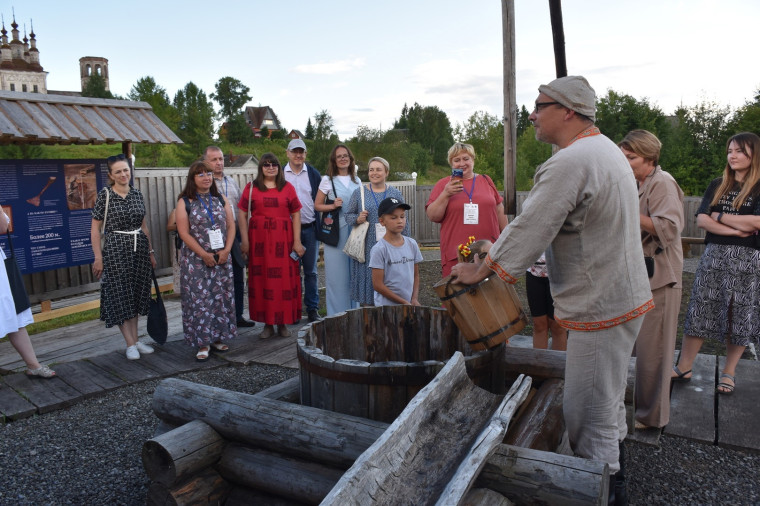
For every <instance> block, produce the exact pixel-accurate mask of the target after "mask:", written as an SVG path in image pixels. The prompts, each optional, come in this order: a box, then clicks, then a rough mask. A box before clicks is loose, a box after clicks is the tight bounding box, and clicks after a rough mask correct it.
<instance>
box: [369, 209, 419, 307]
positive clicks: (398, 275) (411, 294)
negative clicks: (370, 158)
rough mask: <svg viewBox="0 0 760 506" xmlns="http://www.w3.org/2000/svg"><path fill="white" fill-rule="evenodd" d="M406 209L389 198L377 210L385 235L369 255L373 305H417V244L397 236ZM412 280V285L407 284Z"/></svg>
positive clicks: (404, 221)
mask: <svg viewBox="0 0 760 506" xmlns="http://www.w3.org/2000/svg"><path fill="white" fill-rule="evenodd" d="M409 209H411V207H410V206H409V205H408V204H405V203H404V202H402V201H401V200H399V199H397V198H393V197H389V198H387V199H385V200H383V201H382V202H380V205H379V206H378V207H377V215H378V217H379V220H380V224H381V225H382V226H384V227H385V236H383V237H382V238H381V239H379V240H378V241H377V244H375V245H374V246H373V247H372V251H371V252H370V254H369V266H370V268H371V269H372V286H373V288H374V289H375V305H376V306H392V305H398V304H411V305H413V306H419V305H420V302H419V300H417V298H418V296H419V292H420V269H419V266H418V265H417V264H418V263H420V262H422V253H421V252H420V248H419V246H417V241H415V240H414V239H412V238H411V237H405V236H403V235H401V232H402V231H403V230H404V226H405V225H406V211H408V210H409ZM412 279H413V280H414V282H413V283H410V282H409V281H410V280H412Z"/></svg>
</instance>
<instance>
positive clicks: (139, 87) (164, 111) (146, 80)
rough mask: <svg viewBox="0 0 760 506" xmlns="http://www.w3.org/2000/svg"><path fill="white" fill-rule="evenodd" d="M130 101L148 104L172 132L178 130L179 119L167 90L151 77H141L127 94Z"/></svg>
mask: <svg viewBox="0 0 760 506" xmlns="http://www.w3.org/2000/svg"><path fill="white" fill-rule="evenodd" d="M127 98H128V99H129V100H136V101H140V102H147V103H148V104H149V105H150V106H151V108H153V112H154V113H155V114H156V116H158V118H159V119H160V120H161V121H163V122H164V124H165V125H166V126H168V127H169V128H171V129H172V130H176V128H177V123H178V121H179V118H178V116H177V110H176V109H175V108H174V106H173V105H172V103H171V101H170V100H169V95H168V94H167V93H166V89H165V88H163V87H162V86H159V85H158V84H157V83H156V80H155V79H153V77H151V76H145V77H141V78H140V79H138V80H137V82H136V83H135V84H134V85H133V86H132V88H131V89H130V90H129V93H127Z"/></svg>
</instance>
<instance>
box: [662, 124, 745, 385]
mask: <svg viewBox="0 0 760 506" xmlns="http://www.w3.org/2000/svg"><path fill="white" fill-rule="evenodd" d="M727 158H728V163H727V164H726V168H725V170H724V171H723V177H721V178H718V179H715V180H714V181H713V182H712V183H710V186H709V187H708V188H707V191H706V192H705V195H704V197H703V198H702V204H701V205H700V207H699V209H698V210H697V225H698V226H699V227H700V228H703V229H705V230H706V231H707V234H706V237H705V243H706V244H707V247H706V248H705V252H704V253H703V254H702V257H701V258H700V260H699V266H698V267H697V272H696V274H695V277H694V286H693V288H692V291H691V300H690V301H689V309H688V311H687V313H686V322H685V324H684V339H683V343H682V347H681V357H680V359H679V361H678V365H677V366H676V367H674V371H673V376H672V379H673V381H689V380H690V379H691V367H692V364H693V363H694V359H695V358H696V356H697V353H699V349H700V348H701V346H702V342H703V341H704V339H705V338H709V339H717V340H718V341H721V342H723V343H725V344H726V365H725V367H724V368H723V372H722V374H721V376H720V379H719V381H718V385H717V388H716V391H717V392H718V393H719V394H724V395H727V394H731V393H733V391H734V387H735V386H736V378H735V376H736V372H735V371H736V365H737V364H738V363H739V359H740V358H741V357H742V354H743V353H744V349H745V348H746V347H747V345H748V344H749V342H750V340H753V341H755V343H757V342H758V335H760V242H759V240H758V230H760V137H758V136H757V135H755V134H753V133H748V132H744V133H740V134H736V135H734V136H733V137H731V138H730V139H729V140H728V148H727Z"/></svg>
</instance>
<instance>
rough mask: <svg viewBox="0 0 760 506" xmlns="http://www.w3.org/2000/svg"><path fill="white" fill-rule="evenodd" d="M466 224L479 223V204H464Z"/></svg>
mask: <svg viewBox="0 0 760 506" xmlns="http://www.w3.org/2000/svg"><path fill="white" fill-rule="evenodd" d="M464 224H465V225H477V224H478V205H477V204H465V205H464Z"/></svg>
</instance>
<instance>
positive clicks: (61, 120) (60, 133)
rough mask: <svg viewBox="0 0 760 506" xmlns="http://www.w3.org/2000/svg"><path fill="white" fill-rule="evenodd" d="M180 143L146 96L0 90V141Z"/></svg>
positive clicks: (16, 142)
mask: <svg viewBox="0 0 760 506" xmlns="http://www.w3.org/2000/svg"><path fill="white" fill-rule="evenodd" d="M118 142H122V143H123V142H133V143H138V144H182V140H181V139H180V138H179V137H177V136H176V135H175V134H174V132H172V131H171V130H170V129H169V127H167V126H166V125H164V123H163V122H162V121H161V120H160V119H158V116H156V115H155V114H154V113H153V110H152V108H151V106H150V105H149V104H147V103H146V102H133V101H131V100H114V99H106V98H88V97H72V96H66V95H52V94H48V95H45V94H41V93H20V92H15V91H0V144H114V143H118Z"/></svg>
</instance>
